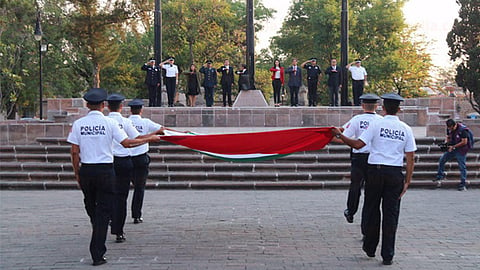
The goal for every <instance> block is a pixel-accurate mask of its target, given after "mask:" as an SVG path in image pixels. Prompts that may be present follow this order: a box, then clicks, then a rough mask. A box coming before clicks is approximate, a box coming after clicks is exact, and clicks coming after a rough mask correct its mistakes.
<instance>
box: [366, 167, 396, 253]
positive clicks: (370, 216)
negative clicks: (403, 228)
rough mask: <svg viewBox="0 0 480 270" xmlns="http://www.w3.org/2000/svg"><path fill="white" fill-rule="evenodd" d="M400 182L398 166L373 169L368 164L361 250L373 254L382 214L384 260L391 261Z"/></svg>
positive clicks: (378, 236)
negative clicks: (363, 239) (363, 236)
mask: <svg viewBox="0 0 480 270" xmlns="http://www.w3.org/2000/svg"><path fill="white" fill-rule="evenodd" d="M403 184H404V176H403V173H402V168H401V167H386V166H383V167H381V168H377V167H376V165H369V168H368V177H367V179H366V182H365V204H364V208H363V211H364V215H363V220H364V221H363V222H364V226H365V228H364V229H365V241H364V242H363V249H364V250H365V251H366V252H367V253H375V250H376V249H377V245H378V242H379V240H380V220H381V218H382V214H383V220H382V252H381V255H382V258H383V259H384V260H391V259H393V256H394V255H395V237H396V233H397V226H398V216H399V214H400V194H401V193H402V190H403ZM380 204H381V209H380ZM380 211H381V212H380Z"/></svg>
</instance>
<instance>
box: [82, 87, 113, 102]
mask: <svg viewBox="0 0 480 270" xmlns="http://www.w3.org/2000/svg"><path fill="white" fill-rule="evenodd" d="M83 99H85V101H87V102H88V103H89V104H92V105H96V104H100V103H102V102H104V101H105V100H106V99H107V91H106V90H105V89H102V88H91V89H90V90H88V92H87V93H85V95H83Z"/></svg>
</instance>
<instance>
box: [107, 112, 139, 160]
mask: <svg viewBox="0 0 480 270" xmlns="http://www.w3.org/2000/svg"><path fill="white" fill-rule="evenodd" d="M108 117H109V118H112V119H114V120H115V121H117V123H118V127H119V128H120V129H122V130H123V131H124V132H125V133H126V134H127V136H128V138H129V139H135V138H136V137H138V136H139V135H140V133H138V131H137V129H136V128H135V127H134V126H133V123H132V121H131V120H130V119H128V118H125V117H123V116H122V115H121V114H120V113H119V112H111V113H110V114H108ZM113 155H114V156H116V157H128V156H130V149H128V148H125V147H123V145H121V144H120V142H117V141H114V142H113Z"/></svg>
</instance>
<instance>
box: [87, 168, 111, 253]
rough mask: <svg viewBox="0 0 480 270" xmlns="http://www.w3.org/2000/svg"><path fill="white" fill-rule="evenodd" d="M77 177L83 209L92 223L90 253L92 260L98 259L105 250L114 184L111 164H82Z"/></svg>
mask: <svg viewBox="0 0 480 270" xmlns="http://www.w3.org/2000/svg"><path fill="white" fill-rule="evenodd" d="M79 177H80V187H81V189H82V192H83V197H84V198H83V202H84V204H85V210H86V211H87V214H88V216H89V217H90V222H91V224H92V237H91V240H90V255H91V256H92V260H93V261H99V260H101V259H102V257H103V255H105V252H107V247H106V246H105V241H106V239H107V231H108V222H109V221H110V219H111V213H112V202H113V197H114V194H113V191H114V186H115V172H114V170H113V164H82V166H81V167H80V171H79Z"/></svg>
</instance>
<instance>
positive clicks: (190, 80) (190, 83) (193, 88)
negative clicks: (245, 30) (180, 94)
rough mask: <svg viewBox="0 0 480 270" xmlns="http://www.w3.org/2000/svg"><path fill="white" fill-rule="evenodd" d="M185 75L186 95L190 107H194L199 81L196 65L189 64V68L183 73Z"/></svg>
mask: <svg viewBox="0 0 480 270" xmlns="http://www.w3.org/2000/svg"><path fill="white" fill-rule="evenodd" d="M184 74H185V76H187V95H188V100H189V104H190V107H195V102H196V101H197V96H198V95H199V94H200V83H199V77H198V70H197V66H195V65H194V64H191V65H190V70H189V71H187V72H185V73H184Z"/></svg>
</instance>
